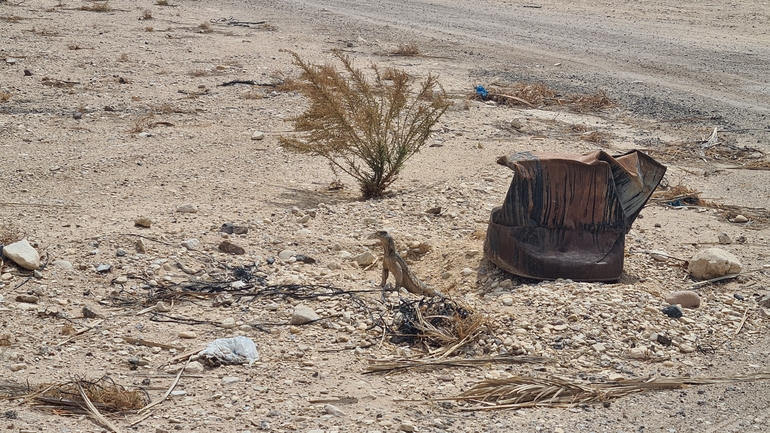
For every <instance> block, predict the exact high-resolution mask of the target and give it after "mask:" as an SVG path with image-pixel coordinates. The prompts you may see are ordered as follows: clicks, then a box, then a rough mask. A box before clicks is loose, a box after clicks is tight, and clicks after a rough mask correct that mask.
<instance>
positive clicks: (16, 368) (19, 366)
mask: <svg viewBox="0 0 770 433" xmlns="http://www.w3.org/2000/svg"><path fill="white" fill-rule="evenodd" d="M9 368H10V369H11V371H19V370H24V369H25V368H27V364H12V365H11V366H10V367H9Z"/></svg>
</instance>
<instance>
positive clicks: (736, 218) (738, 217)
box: [733, 214, 749, 223]
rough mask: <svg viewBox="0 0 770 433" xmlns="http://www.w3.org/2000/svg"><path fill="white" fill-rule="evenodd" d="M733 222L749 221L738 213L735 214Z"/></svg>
mask: <svg viewBox="0 0 770 433" xmlns="http://www.w3.org/2000/svg"><path fill="white" fill-rule="evenodd" d="M733 222H734V223H747V222H749V219H748V218H746V217H745V216H743V215H740V214H738V215H736V216H735V218H733Z"/></svg>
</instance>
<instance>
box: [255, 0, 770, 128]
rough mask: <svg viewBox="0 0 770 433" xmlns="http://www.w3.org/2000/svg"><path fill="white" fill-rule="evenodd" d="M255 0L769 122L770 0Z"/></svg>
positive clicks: (531, 69)
mask: <svg viewBox="0 0 770 433" xmlns="http://www.w3.org/2000/svg"><path fill="white" fill-rule="evenodd" d="M252 3H254V4H258V5H261V6H263V7H265V8H266V9H271V7H268V3H269V4H271V5H272V8H277V9H279V10H282V11H285V12H286V13H292V14H294V16H295V17H296V18H299V19H300V20H303V19H304V20H308V21H309V22H310V23H312V24H314V25H317V26H328V27H331V28H334V29H336V30H337V31H338V32H339V33H340V34H347V35H349V36H348V37H349V38H350V40H352V41H355V40H356V39H357V38H358V37H361V38H363V39H364V40H366V39H370V38H387V39H399V38H400V39H402V40H403V41H404V43H407V42H410V41H415V42H418V43H420V45H422V46H424V47H425V48H424V49H425V50H426V51H430V52H432V53H436V54H441V55H446V56H452V57H455V58H457V59H461V60H463V61H464V62H467V63H469V64H473V65H476V66H477V67H478V68H477V72H478V73H482V72H483V73H487V74H491V75H497V74H503V75H508V76H510V77H513V78H531V77H536V78H538V79H543V80H547V81H549V82H553V83H561V87H563V88H564V87H566V88H570V87H582V88H588V89H595V88H602V89H605V90H606V91H608V92H609V93H610V94H611V95H612V96H613V97H616V98H619V99H620V100H623V101H624V102H626V103H627V104H628V105H629V106H630V107H634V108H636V110H637V112H639V113H640V114H644V115H648V116H654V117H656V118H660V119H666V118H668V119H671V118H682V117H688V116H704V115H706V116H722V117H724V118H725V120H726V121H728V122H735V123H736V124H738V125H740V126H741V127H744V128H749V127H764V128H765V129H767V128H770V126H768V124H769V123H768V120H767V118H766V116H767V115H768V113H770V81H769V79H768V71H770V30H769V29H770V5H768V3H767V2H764V3H759V2H747V1H744V2H736V3H732V4H729V5H722V4H703V3H702V2H694V1H685V2H676V3H675V4H674V3H673V2H666V1H652V2H643V4H639V3H638V2H610V1H601V2H582V1H579V2H574V1H549V2H542V3H536V2H520V1H488V0H480V1H474V2H468V1H452V0H435V1H387V0H386V1H377V2H358V1H306V0H295V1H285V2H279V3H278V4H273V3H274V2H252ZM555 64H559V66H558V67H557V66H553V65H555ZM506 70H510V72H509V73H508V74H505V73H504V71H506ZM645 97H646V98H647V99H648V100H646V101H640V99H643V98H645ZM763 120H764V121H765V124H762V121H763ZM756 122H759V124H757V123H756Z"/></svg>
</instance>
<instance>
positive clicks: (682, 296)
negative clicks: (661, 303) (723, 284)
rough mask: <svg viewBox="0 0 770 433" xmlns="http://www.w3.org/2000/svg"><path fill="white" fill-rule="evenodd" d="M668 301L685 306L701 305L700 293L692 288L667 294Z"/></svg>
mask: <svg viewBox="0 0 770 433" xmlns="http://www.w3.org/2000/svg"><path fill="white" fill-rule="evenodd" d="M666 302H668V303H669V304H671V305H676V304H679V305H681V306H682V307H684V308H698V306H699V305H700V295H698V294H697V293H695V292H693V291H691V290H681V291H678V292H671V293H669V294H668V296H666Z"/></svg>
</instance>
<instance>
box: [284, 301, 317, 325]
mask: <svg viewBox="0 0 770 433" xmlns="http://www.w3.org/2000/svg"><path fill="white" fill-rule="evenodd" d="M320 318H321V316H319V315H318V314H316V312H315V311H313V309H312V308H310V307H306V306H304V305H297V306H296V307H294V312H293V313H292V315H291V320H289V324H290V325H304V324H305V323H310V322H313V321H315V320H318V319H320Z"/></svg>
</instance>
